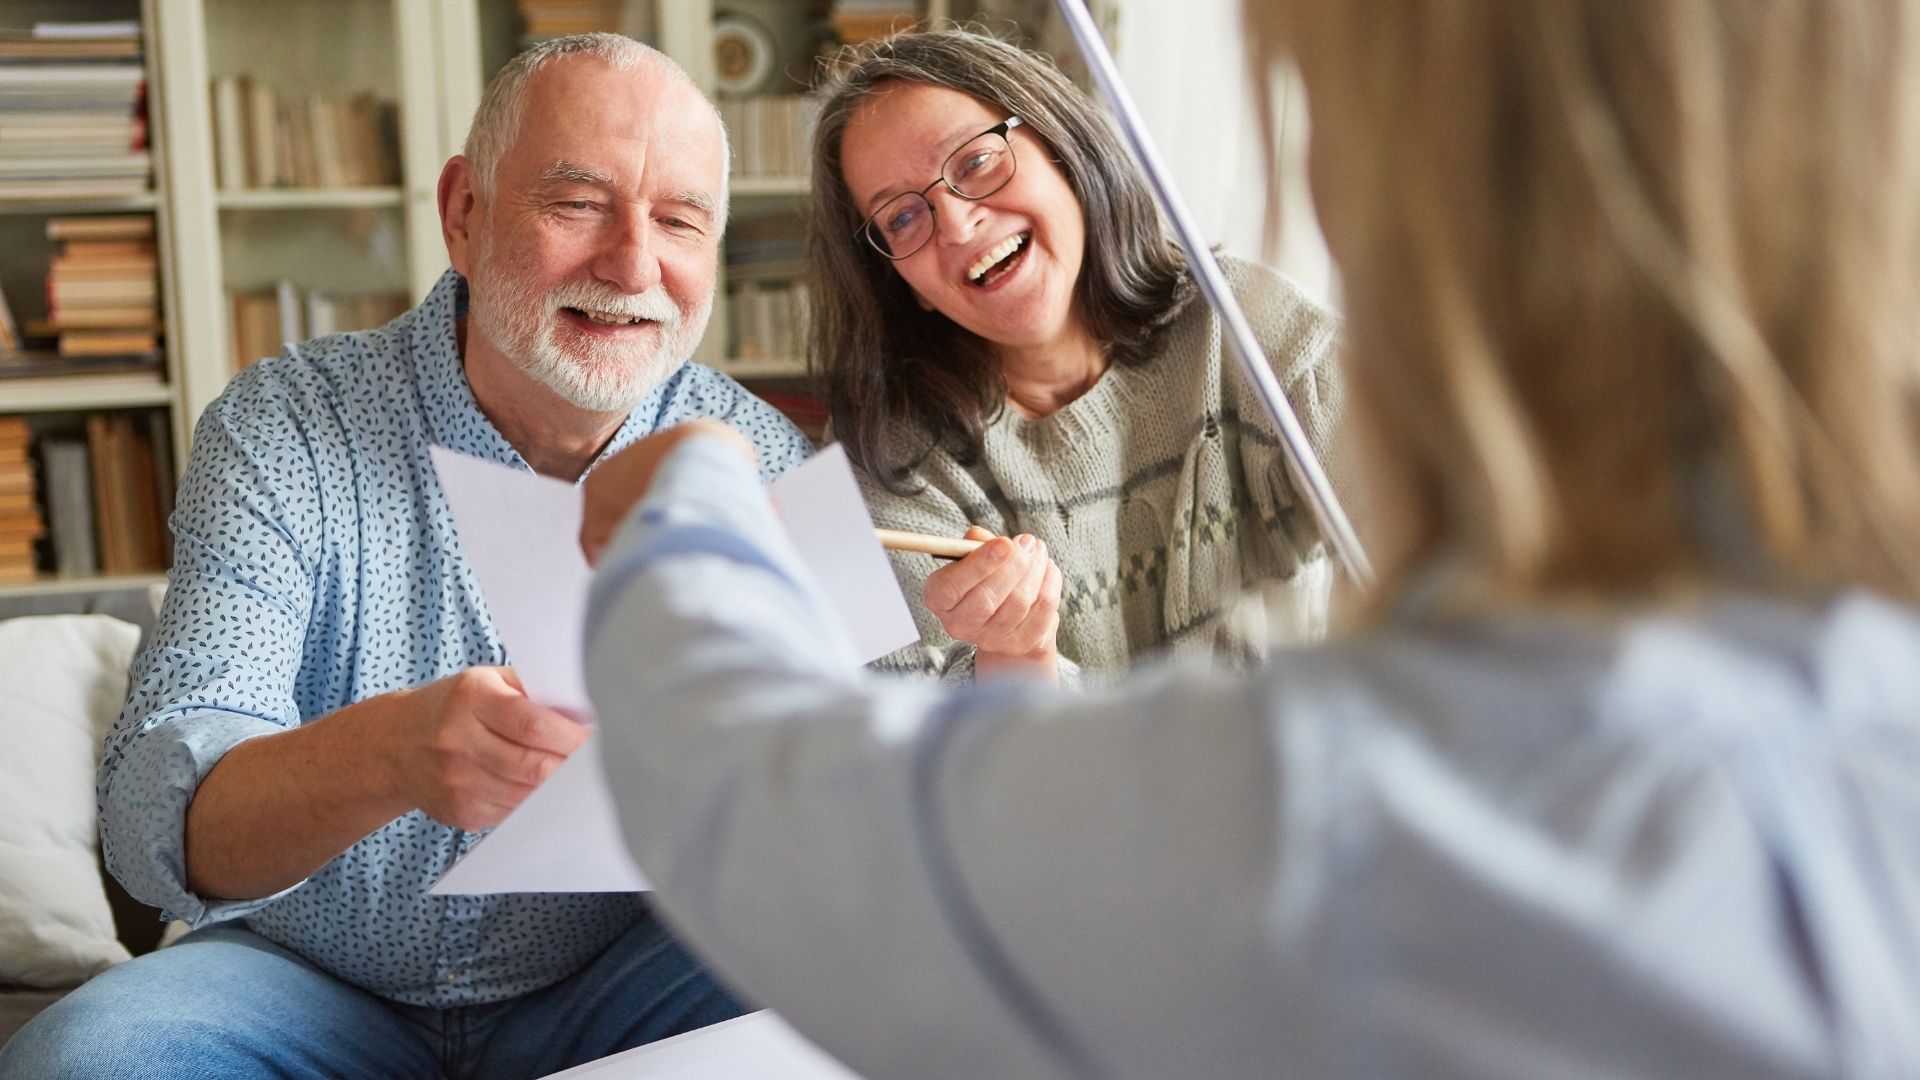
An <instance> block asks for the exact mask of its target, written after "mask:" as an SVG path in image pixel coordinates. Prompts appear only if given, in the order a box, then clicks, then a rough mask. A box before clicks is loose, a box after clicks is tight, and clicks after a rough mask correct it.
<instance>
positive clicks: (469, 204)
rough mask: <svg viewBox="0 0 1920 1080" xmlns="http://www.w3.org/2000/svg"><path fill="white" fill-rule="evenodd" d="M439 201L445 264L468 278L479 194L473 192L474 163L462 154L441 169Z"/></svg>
mask: <svg viewBox="0 0 1920 1080" xmlns="http://www.w3.org/2000/svg"><path fill="white" fill-rule="evenodd" d="M439 199H440V237H441V239H443V240H445V241H446V244H447V261H448V262H449V263H452V264H453V268H454V269H455V270H457V271H459V272H460V274H461V276H462V277H471V276H472V273H471V270H472V267H473V250H474V244H475V238H474V235H473V230H474V229H475V228H476V227H478V225H479V215H478V213H477V212H476V207H477V205H478V203H479V195H478V194H477V193H476V192H475V191H474V189H473V162H471V161H468V160H467V158H466V156H465V155H464V154H459V155H455V156H454V157H452V158H449V159H448V160H447V165H446V168H443V169H441V170H440V189H439Z"/></svg>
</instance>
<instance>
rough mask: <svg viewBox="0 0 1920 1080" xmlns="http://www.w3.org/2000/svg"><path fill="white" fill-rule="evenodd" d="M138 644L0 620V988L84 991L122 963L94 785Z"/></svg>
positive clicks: (93, 632)
mask: <svg viewBox="0 0 1920 1080" xmlns="http://www.w3.org/2000/svg"><path fill="white" fill-rule="evenodd" d="M139 639H140V630H139V628H138V627H135V626H133V625H132V624H130V623H124V622H121V621H120V620H118V619H113V618H108V617H107V616H105V615H49V616H30V617H24V618H18V619H8V620H6V621H4V622H0V748H4V750H0V983H13V984H16V985H24V986H34V987H64V986H77V985H79V984H80V983H81V982H84V981H85V980H86V979H87V978H88V977H89V976H91V975H93V974H95V973H96V972H98V971H100V970H102V969H103V968H106V967H107V966H109V965H111V964H114V963H118V962H119V961H121V960H125V959H127V950H126V948H125V947H124V946H122V945H121V944H120V942H119V939H118V936H117V935H116V934H115V933H114V929H113V911H112V909H111V908H110V907H108V905H107V894H106V890H105V888H104V887H103V885H102V883H101V880H100V868H99V862H98V856H97V854H96V852H97V851H98V835H99V827H98V824H97V817H96V812H95V809H94V784H93V781H94V772H95V771H96V770H97V769H98V767H99V760H100V745H101V740H102V739H103V738H104V736H105V734H106V730H107V727H108V725H110V724H111V723H112V722H113V718H114V716H115V715H117V714H118V713H119V711H120V706H121V704H122V702H123V701H124V700H125V699H126V694H127V667H128V665H129V663H131V661H132V659H133V651H134V647H135V646H136V645H137V644H138V642H139Z"/></svg>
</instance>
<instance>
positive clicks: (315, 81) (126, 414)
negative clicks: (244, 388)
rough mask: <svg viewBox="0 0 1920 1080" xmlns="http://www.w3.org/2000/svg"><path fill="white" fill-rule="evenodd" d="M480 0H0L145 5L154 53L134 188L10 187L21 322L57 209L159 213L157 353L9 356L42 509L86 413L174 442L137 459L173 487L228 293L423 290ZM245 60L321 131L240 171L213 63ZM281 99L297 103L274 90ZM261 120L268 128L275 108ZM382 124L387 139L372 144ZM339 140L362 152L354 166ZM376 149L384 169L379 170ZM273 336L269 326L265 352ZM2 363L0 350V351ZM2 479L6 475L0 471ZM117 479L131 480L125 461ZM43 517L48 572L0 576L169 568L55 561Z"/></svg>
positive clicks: (3, 15)
mask: <svg viewBox="0 0 1920 1080" xmlns="http://www.w3.org/2000/svg"><path fill="white" fill-rule="evenodd" d="M478 9H479V5H478V3H477V2H476V0H0V30H16V31H17V30H21V29H24V28H29V27H33V26H34V25H35V24H38V23H46V22H61V23H72V22H80V21H102V20H114V21H122V22H128V23H134V24H136V26H137V37H138V51H139V54H140V59H139V65H140V67H141V68H142V70H143V74H144V79H143V80H142V81H143V82H144V88H145V110H144V111H145V117H146V121H147V126H146V134H147V142H148V149H149V150H150V154H151V174H150V183H146V184H143V185H141V186H142V187H144V188H145V190H138V191H129V192H125V193H120V194H115V195H113V196H98V195H83V194H81V193H79V191H78V190H77V189H78V185H76V186H75V188H76V191H75V193H74V194H72V195H69V194H67V193H66V192H62V191H58V190H54V191H51V192H46V193H36V194H35V195H33V197H29V198H9V197H7V193H5V192H0V291H4V293H5V295H6V297H7V299H8V301H9V307H10V309H11V310H12V313H13V315H14V316H15V318H16V321H18V322H20V323H22V324H23V325H25V324H26V323H28V322H32V321H44V319H45V317H46V314H47V301H46V299H45V294H46V290H47V286H46V278H47V275H48V268H49V265H50V264H51V262H52V260H53V259H54V257H55V255H56V254H58V253H59V251H58V245H57V244H56V243H55V242H54V241H52V240H50V239H48V238H47V236H46V230H47V226H48V222H49V221H50V220H52V219H56V218H61V217H70V216H72V217H78V216H97V215H112V214H118V215H144V216H146V217H147V218H149V219H151V221H152V222H153V239H152V245H153V248H154V251H155V259H156V267H155V272H156V274H157V284H158V300H157V303H158V306H159V320H158V321H159V324H160V326H161V327H162V332H161V340H160V342H159V345H160V349H159V357H158V362H157V363H152V364H150V365H149V368H148V369H147V370H124V367H125V365H122V366H121V368H120V369H114V370H104V369H103V370H100V371H98V372H91V371H89V372H79V373H74V372H73V371H71V370H70V369H71V367H72V365H71V364H68V365H64V366H63V367H62V369H61V370H60V371H58V372H57V373H56V372H54V371H51V370H49V371H48V372H46V373H44V374H43V373H39V372H38V371H36V370H32V369H30V368H29V367H28V366H26V364H25V362H24V361H22V362H17V363H16V364H15V365H14V367H13V369H12V370H10V371H4V373H3V374H4V376H5V377H0V425H4V424H5V422H6V418H9V417H19V418H23V419H24V423H25V425H26V428H27V431H28V433H29V445H30V446H31V448H32V450H31V461H32V472H34V473H35V474H37V476H38V477H39V482H38V484H37V485H36V492H35V494H36V497H37V498H38V500H39V502H40V509H41V510H42V511H43V512H46V514H47V516H48V517H51V516H52V513H51V511H52V510H53V507H52V506H50V505H47V504H49V503H51V502H52V501H53V495H54V492H53V491H52V490H50V488H49V486H48V485H47V484H46V482H45V476H46V473H47V472H48V467H47V463H46V461H45V458H46V457H47V451H48V449H49V447H50V445H53V444H60V443H66V444H68V445H73V444H75V443H79V444H85V443H86V441H87V440H88V439H89V437H90V436H92V435H94V434H96V433H97V434H98V435H99V436H100V437H102V438H106V437H108V435H109V434H110V433H111V432H114V431H121V432H123V429H126V428H128V427H129V426H131V429H132V430H134V431H135V433H136V435H137V436H138V437H139V438H140V439H141V440H145V441H154V440H157V441H158V442H159V443H163V444H164V445H156V446H154V447H153V448H152V449H151V450H149V451H148V452H149V453H150V454H151V457H152V459H153V460H152V463H151V464H150V465H149V466H147V467H148V468H149V470H150V471H152V472H153V473H154V474H155V476H154V481H155V483H154V486H155V487H156V488H159V487H162V486H163V487H164V491H163V492H161V496H160V497H161V498H162V499H170V497H171V493H172V488H173V485H174V484H175V482H176V481H177V474H178V468H179V464H180V463H183V462H184V461H185V457H186V451H187V448H188V447H187V442H188V437H189V434H190V432H191V430H192V425H193V421H194V420H195V418H197V416H198V415H199V413H200V411H201V410H202V409H203V408H205V407H206V405H207V404H208V403H209V402H211V401H212V400H213V399H214V398H215V397H217V396H218V395H219V393H220V391H221V389H222V388H223V387H224V386H225V385H226V382H227V380H228V379H229V378H231V376H232V374H233V372H234V371H235V369H236V364H235V355H234V354H235V348H234V318H233V316H234V310H233V304H232V301H231V300H230V299H229V297H230V294H231V293H234V292H241V293H246V292H258V293H266V294H268V295H270V296H274V297H275V298H276V299H277V297H278V294H281V293H285V292H288V291H289V290H291V292H292V294H293V295H294V296H296V297H297V298H299V303H298V305H297V306H298V312H297V313H298V314H299V315H300V316H301V320H302V322H304V321H305V320H306V319H308V318H312V317H314V315H315V313H316V312H323V313H325V318H326V320H341V319H344V320H348V321H349V322H350V321H351V320H353V319H355V318H360V319H365V320H373V321H375V322H377V321H384V315H380V316H378V317H376V312H378V311H379V310H380V309H378V308H377V307H375V306H371V305H360V304H356V303H353V302H351V301H354V300H355V299H356V298H358V297H362V296H364V295H365V294H368V293H369V292H378V293H384V294H388V295H390V296H391V297H392V298H393V301H394V304H395V306H397V307H404V306H406V305H408V304H411V303H413V302H414V301H416V300H418V299H419V298H420V297H422V296H424V295H425V293H426V292H427V290H428V289H429V288H430V287H431V286H432V283H433V282H434V280H436V279H437V278H438V276H439V274H440V273H441V271H442V270H444V268H445V266H446V256H445V249H444V247H443V245H442V243H441V240H440V233H439V223H438V215H437V212H436V208H435V202H434V187H435V183H436V181H437V179H438V175H439V170H440V166H441V164H442V163H443V162H444V161H445V159H446V158H447V156H449V155H450V154H452V153H454V152H456V151H457V149H458V146H459V142H460V140H461V138H462V137H463V136H464V134H465V130H466V124H467V121H468V118H469V117H470V116H471V114H472V111H473V108H474V106H475V104H476V103H477V102H478V100H479V90H480V78H481V62H480V56H479V28H478V23H477V11H478ZM15 36H16V37H26V36H29V35H19V34H16V35H15ZM28 47H37V46H28ZM6 63H7V61H0V64H6ZM240 79H246V80H249V82H251V81H253V80H258V82H259V83H260V84H262V85H264V86H266V87H267V88H268V89H270V90H271V91H272V96H273V98H274V99H276V105H279V107H278V108H276V109H274V110H271V111H270V110H261V111H260V112H259V113H258V115H259V116H260V117H261V118H262V119H263V120H264V119H266V118H268V117H272V118H274V119H278V120H287V119H289V118H293V119H298V118H300V117H304V118H305V120H306V123H307V126H306V127H305V129H304V130H300V128H299V125H298V124H295V125H293V127H292V128H291V129H290V130H297V131H300V137H301V138H302V139H303V140H305V141H307V142H309V143H310V144H311V145H310V146H309V148H308V151H307V153H306V155H305V156H304V158H302V157H300V156H298V155H291V156H289V155H290V154H291V150H292V148H291V147H289V146H282V145H280V143H279V138H280V137H279V136H278V135H277V134H274V135H273V136H272V137H273V138H274V139H275V145H274V146H273V147H272V148H271V150H270V151H269V152H267V153H264V154H261V155H260V160H261V161H263V162H265V163H266V165H268V166H272V165H274V164H276V161H275V157H274V155H275V154H279V155H281V156H282V158H283V159H284V163H286V164H289V165H296V166H301V168H296V169H292V170H291V171H289V172H287V173H285V174H280V175H275V174H264V175H252V174H249V173H247V172H246V171H245V168H244V166H245V165H250V164H252V162H251V161H249V162H243V163H242V164H243V168H242V169H240V170H238V171H236V169H235V167H234V163H233V161H232V160H230V159H231V157H232V153H231V152H232V150H233V148H234V143H235V140H234V138H233V134H234V130H235V129H234V128H233V127H232V126H231V125H230V124H228V125H223V124H222V123H221V119H222V117H221V102H220V99H219V91H220V84H221V81H222V80H226V81H228V82H229V83H230V84H234V81H235V80H240ZM289 102H290V103H297V104H295V105H291V106H289V105H285V104H281V103H289ZM229 104H230V102H229ZM381 110H384V115H385V120H384V124H385V126H384V128H381V127H380V124H381V123H382V121H381V120H380V119H379V117H380V116H381ZM0 116H4V113H3V112H0ZM369 117H372V118H374V123H373V125H372V126H371V127H369V126H367V125H366V124H365V121H366V120H367V119H368V118H369ZM229 119H230V118H229ZM356 122H358V123H361V126H360V127H357V128H356V127H355V126H354V124H355V123H356ZM260 130H262V131H267V132H272V131H273V129H272V126H271V125H264V126H263V127H262V128H261V129H260ZM370 133H371V135H372V136H373V138H371V139H370V138H369V134H370ZM223 134H224V135H225V136H226V141H225V143H224V144H223V141H222V135H223ZM381 137H384V140H385V144H384V146H380V147H378V149H377V150H375V151H373V152H370V151H369V147H370V146H372V145H373V144H374V143H376V142H377V141H378V140H379V138H381ZM240 145H241V147H242V152H243V153H245V152H247V151H249V150H253V149H255V148H251V147H247V146H246V143H245V141H244V139H243V140H241V141H240ZM323 148H330V151H328V150H323ZM223 157H224V158H227V159H229V160H226V161H223ZM343 162H345V163H353V162H358V163H360V165H361V166H362V168H361V169H360V171H358V172H355V171H352V170H351V169H348V168H344V167H343V166H342V165H341V163H343ZM329 163H331V164H329ZM375 165H377V166H378V167H380V168H381V169H383V170H384V172H381V173H379V174H378V175H376V174H375V173H374V172H373V171H372V169H373V167H374V166H375ZM322 166H325V167H322ZM223 167H224V173H223ZM0 175H4V169H3V168H0ZM335 301H339V302H337V303H336V302H335ZM332 328H333V329H339V330H345V329H354V328H357V326H355V325H348V324H347V323H340V324H338V325H333V327H332ZM304 329H305V327H304V326H302V327H300V328H299V329H298V332H300V333H302V334H304ZM275 330H276V331H277V330H278V325H277V323H276V326H275ZM26 344H27V345H28V346H29V347H30V350H29V353H28V355H27V359H28V360H34V361H37V360H39V359H42V358H46V359H48V360H51V358H52V356H53V355H54V351H53V349H52V348H51V342H50V341H29V342H27V343H26ZM278 349H279V343H278V336H277V334H276V335H275V336H274V339H273V340H272V341H271V342H270V343H269V344H268V345H267V346H266V347H264V348H262V350H261V352H260V355H267V354H268V353H271V352H277V351H278ZM20 355H21V354H18V353H16V354H15V357H16V360H18V359H19V357H20ZM254 358H255V357H248V358H247V359H254ZM5 363H6V361H5V360H0V368H3V367H4V366H5ZM116 417H118V418H121V419H114V418H116ZM121 441H122V442H124V441H125V440H124V438H123V439H122V440H121ZM0 456H3V455H0ZM55 456H58V455H57V454H56V455H55ZM3 466H4V463H0V471H4V467H3ZM70 473H71V470H70V469H69V474H70ZM162 474H163V475H162ZM123 479H124V478H123ZM6 483H8V481H7V479H6V478H5V477H3V476H0V485H5V484H6ZM16 483H17V481H16ZM114 490H117V491H119V490H125V484H124V482H121V483H120V485H119V486H118V487H116V488H115V489H114ZM136 494H138V496H139V498H144V497H145V496H144V492H143V491H142V492H138V493H136ZM109 501H113V500H109ZM121 501H138V499H136V498H134V497H133V496H127V497H126V498H124V499H122V500H121ZM76 516H77V515H76ZM47 524H48V525H51V522H48V523H47ZM95 526H96V528H97V527H98V523H97V522H96V523H95ZM16 530H17V524H16ZM46 531H47V533H48V534H49V536H48V538H47V540H46V541H45V542H44V543H43V545H42V549H41V552H40V555H41V558H40V560H39V562H40V567H39V569H40V572H39V573H38V574H37V575H36V576H35V577H34V578H33V579H32V580H25V581H22V580H13V579H8V580H4V581H0V597H6V596H17V595H22V594H34V595H38V594H43V593H67V592H94V591H99V592H105V591H111V590H116V589H124V588H127V587H129V586H133V585H147V584H152V583H155V582H159V581H162V580H164V577H163V576H162V575H161V574H160V573H159V572H157V570H156V571H149V570H147V569H145V568H143V569H141V570H140V571H139V572H134V573H123V572H114V571H112V570H110V568H109V567H108V566H106V565H105V564H104V562H101V563H98V564H96V565H95V566H94V567H93V568H92V569H91V571H90V572H84V573H78V574H75V573H71V572H68V573H62V572H60V571H59V570H58V568H57V565H55V563H56V562H57V560H54V559H50V558H48V556H49V555H53V554H56V551H55V549H54V545H53V543H52V537H51V533H52V532H53V530H52V529H51V528H48V529H47V530H46ZM97 539H99V540H100V542H101V544H104V543H105V540H104V537H97ZM122 546H124V545H122ZM162 561H164V560H162ZM0 576H5V575H3V574H0Z"/></svg>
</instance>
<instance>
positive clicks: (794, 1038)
mask: <svg viewBox="0 0 1920 1080" xmlns="http://www.w3.org/2000/svg"><path fill="white" fill-rule="evenodd" d="M546 1080H860V1078H859V1077H858V1076H856V1075H854V1074H853V1073H852V1072H849V1071H848V1070H847V1067H846V1066H845V1065H842V1064H840V1063H839V1062H838V1061H835V1060H834V1059H833V1058H831V1057H828V1056H827V1052H826V1051H824V1050H822V1049H820V1048H819V1047H817V1046H815V1045H813V1044H812V1043H810V1042H808V1041H807V1040H806V1037H805V1036H803V1035H801V1034H800V1033H799V1032H797V1031H795V1030H793V1028H791V1027H789V1026H788V1025H787V1022H786V1021H785V1020H782V1019H780V1017H778V1016H776V1015H775V1014H773V1013H771V1012H767V1011H764V1010H763V1011H761V1012H755V1013H748V1014H747V1015H745V1016H736V1017H734V1018H733V1019H731V1020H722V1021H721V1022H719V1023H717V1024H714V1025H713V1026H711V1027H704V1028H701V1029H700V1030H698V1031H689V1032H687V1033H686V1034H685V1035H675V1036H674V1037H673V1038H671V1039H661V1040H660V1041H659V1042H657V1043H648V1044H647V1045H646V1046H636V1047H634V1048H633V1049H631V1050H628V1051H626V1052H625V1053H620V1054H615V1055H613V1056H612V1057H604V1058H601V1059H600V1060H599V1061H590V1062H588V1063H587V1064H585V1065H576V1066H574V1067H573V1068H571V1069H568V1070H566V1071H565V1072H557V1073H553V1074H551V1075H550V1076H548V1077H547V1078H546Z"/></svg>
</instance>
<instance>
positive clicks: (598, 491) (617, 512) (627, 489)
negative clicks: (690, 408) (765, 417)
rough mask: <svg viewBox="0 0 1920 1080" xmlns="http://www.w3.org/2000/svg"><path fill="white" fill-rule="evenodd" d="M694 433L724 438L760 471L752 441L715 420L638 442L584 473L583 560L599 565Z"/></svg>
mask: <svg viewBox="0 0 1920 1080" xmlns="http://www.w3.org/2000/svg"><path fill="white" fill-rule="evenodd" d="M696 435H708V436H715V437H718V438H721V439H725V440H726V441H727V442H729V443H731V444H732V445H733V447H734V448H735V449H737V450H739V451H740V453H741V455H742V456H743V457H745V458H746V459H747V461H748V462H750V463H751V464H752V465H753V466H754V467H755V468H759V466H760V455H759V454H758V453H756V452H755V451H754V448H753V443H752V442H751V441H750V440H749V439H748V438H747V437H746V436H745V435H742V434H740V433H739V432H738V431H735V430H734V429H733V428H731V427H728V426H727V425H726V424H723V423H721V422H720V421H718V420H688V421H687V422H685V423H683V424H675V425H674V426H673V427H670V428H666V429H664V430H661V431H656V432H654V433H653V434H651V435H649V436H647V437H646V438H644V439H641V440H640V441H638V442H636V443H634V444H633V445H632V446H629V447H627V448H626V449H625V450H622V451H620V452H619V453H618V454H615V455H613V456H612V457H610V458H608V459H607V460H605V461H603V462H601V463H600V465H599V466H598V467H596V468H595V469H594V470H593V471H592V472H591V473H588V474H587V483H586V511H585V513H584V514H582V515H581V522H580V550H581V551H583V552H585V553H586V556H587V562H589V563H597V562H599V561H600V553H601V552H603V551H605V550H606V548H607V544H608V543H609V542H611V541H612V540H613V534H614V532H615V531H616V530H617V529H619V528H620V523H621V522H623V521H625V520H627V515H628V514H630V513H632V512H633V508H634V505H635V504H636V503H638V502H639V501H640V500H641V499H643V498H645V497H646V494H647V489H648V488H651V487H652V486H653V474H654V472H655V471H656V470H658V469H659V468H660V462H661V460H662V459H664V458H665V457H666V456H667V453H668V451H670V450H672V449H673V448H674V447H676V446H679V445H680V444H681V443H682V442H684V441H685V440H687V439H690V438H692V437H694V436H696Z"/></svg>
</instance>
